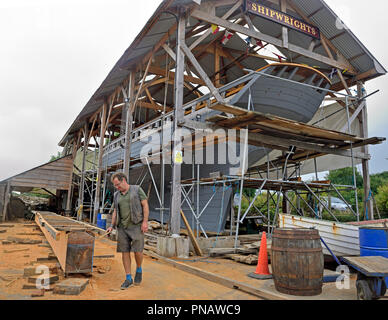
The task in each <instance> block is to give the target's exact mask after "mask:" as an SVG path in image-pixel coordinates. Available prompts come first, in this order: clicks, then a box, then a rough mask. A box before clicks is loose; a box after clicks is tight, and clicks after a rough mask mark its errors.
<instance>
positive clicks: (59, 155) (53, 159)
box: [49, 151, 61, 162]
mask: <svg viewBox="0 0 388 320" xmlns="http://www.w3.org/2000/svg"><path fill="white" fill-rule="evenodd" d="M60 157H61V153H60V152H59V151H58V153H57V155H56V156H51V158H50V161H49V162H52V161H55V160H57V159H59V158H60Z"/></svg>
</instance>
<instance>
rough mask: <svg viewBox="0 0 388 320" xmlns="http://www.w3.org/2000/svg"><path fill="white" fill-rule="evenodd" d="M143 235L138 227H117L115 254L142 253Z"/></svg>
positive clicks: (139, 226)
mask: <svg viewBox="0 0 388 320" xmlns="http://www.w3.org/2000/svg"><path fill="white" fill-rule="evenodd" d="M143 249H144V233H143V232H142V231H141V224H140V225H133V226H129V227H128V228H123V227H118V235H117V252H130V251H132V252H143Z"/></svg>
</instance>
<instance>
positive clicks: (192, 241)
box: [181, 209, 203, 256]
mask: <svg viewBox="0 0 388 320" xmlns="http://www.w3.org/2000/svg"><path fill="white" fill-rule="evenodd" d="M181 216H182V219H183V222H184V223H185V226H186V229H187V232H188V233H189V238H190V240H191V243H192V244H193V247H194V250H195V253H196V254H197V255H199V256H202V255H203V254H202V250H201V248H200V246H199V244H198V242H197V239H195V236H194V233H193V230H192V229H191V227H190V225H189V222H188V221H187V219H186V216H185V214H184V213H183V211H182V209H181Z"/></svg>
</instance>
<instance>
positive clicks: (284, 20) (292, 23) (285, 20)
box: [245, 0, 321, 40]
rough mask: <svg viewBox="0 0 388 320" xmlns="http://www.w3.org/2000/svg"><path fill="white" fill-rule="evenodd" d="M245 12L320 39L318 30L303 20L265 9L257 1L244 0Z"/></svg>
mask: <svg viewBox="0 0 388 320" xmlns="http://www.w3.org/2000/svg"><path fill="white" fill-rule="evenodd" d="M245 10H246V11H247V12H249V13H252V14H255V15H257V16H260V17H263V18H266V19H269V20H271V21H274V22H276V23H279V24H281V25H283V26H286V27H288V28H291V29H294V30H297V31H300V32H302V33H304V34H307V35H309V36H311V37H313V38H315V39H318V40H319V39H320V38H321V36H320V32H319V29H318V28H317V27H314V26H312V25H311V24H308V23H306V22H304V21H303V20H300V19H297V18H295V17H293V16H290V15H288V14H285V13H283V12H281V11H278V10H275V9H272V8H269V7H266V6H264V5H263V4H261V3H260V2H258V1H250V0H245Z"/></svg>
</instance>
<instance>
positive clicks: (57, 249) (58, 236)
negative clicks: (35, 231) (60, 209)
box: [35, 212, 68, 270]
mask: <svg viewBox="0 0 388 320" xmlns="http://www.w3.org/2000/svg"><path fill="white" fill-rule="evenodd" d="M39 221H40V222H39ZM35 222H36V224H37V225H38V226H39V228H40V230H41V231H42V232H43V234H44V235H45V237H46V239H47V241H48V243H49V244H50V246H51V248H52V249H53V251H54V253H55V255H56V256H57V258H58V261H59V263H60V265H61V267H62V270H65V269H66V253H67V237H68V235H67V233H66V231H57V230H55V228H54V227H51V228H52V229H53V230H54V232H55V236H53V235H52V234H51V233H50V232H49V230H48V229H47V228H46V227H45V226H46V225H48V226H49V227H50V226H51V225H50V224H49V223H47V221H45V219H44V218H43V217H42V216H41V215H40V214H39V213H38V212H36V213H35Z"/></svg>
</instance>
